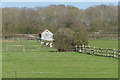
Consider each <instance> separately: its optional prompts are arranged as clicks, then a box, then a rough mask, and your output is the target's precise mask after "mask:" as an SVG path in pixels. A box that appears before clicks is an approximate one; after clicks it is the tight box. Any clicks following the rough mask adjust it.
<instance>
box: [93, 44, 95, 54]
mask: <svg viewBox="0 0 120 80" xmlns="http://www.w3.org/2000/svg"><path fill="white" fill-rule="evenodd" d="M93 54H95V46H94V48H93Z"/></svg>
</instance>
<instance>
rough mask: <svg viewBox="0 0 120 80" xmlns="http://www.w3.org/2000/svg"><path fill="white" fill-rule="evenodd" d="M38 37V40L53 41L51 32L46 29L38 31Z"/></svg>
mask: <svg viewBox="0 0 120 80" xmlns="http://www.w3.org/2000/svg"><path fill="white" fill-rule="evenodd" d="M39 39H40V40H47V41H53V40H54V39H53V33H52V32H50V31H49V30H48V29H46V30H44V31H43V32H40V33H39Z"/></svg>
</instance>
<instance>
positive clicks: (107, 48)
mask: <svg viewBox="0 0 120 80" xmlns="http://www.w3.org/2000/svg"><path fill="white" fill-rule="evenodd" d="M106 54H107V56H108V57H109V54H108V48H107V49H106Z"/></svg>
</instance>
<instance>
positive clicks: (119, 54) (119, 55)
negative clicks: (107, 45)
mask: <svg viewBox="0 0 120 80" xmlns="http://www.w3.org/2000/svg"><path fill="white" fill-rule="evenodd" d="M118 58H120V50H119V51H118Z"/></svg>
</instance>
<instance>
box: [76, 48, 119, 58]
mask: <svg viewBox="0 0 120 80" xmlns="http://www.w3.org/2000/svg"><path fill="white" fill-rule="evenodd" d="M76 51H77V52H80V53H85V54H90V55H97V56H104V57H113V58H117V59H118V58H120V50H116V49H115V48H114V49H109V48H106V49H104V48H97V47H93V48H92V47H90V46H80V47H76Z"/></svg>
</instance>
